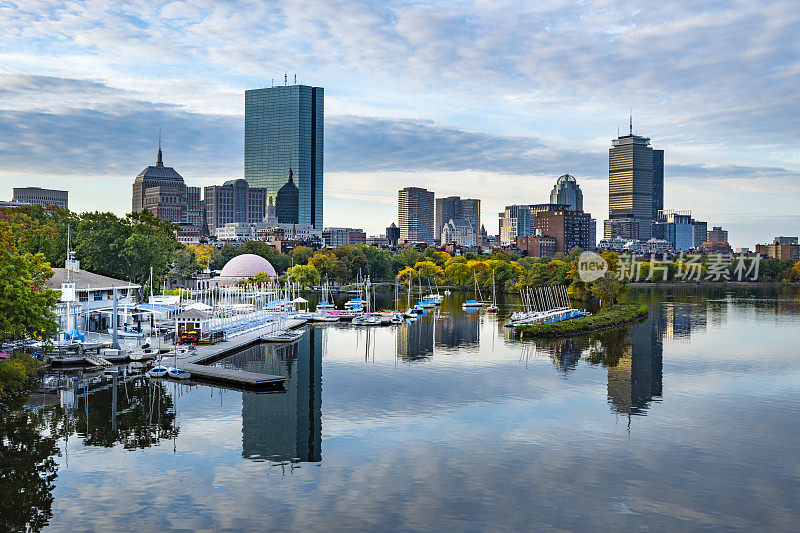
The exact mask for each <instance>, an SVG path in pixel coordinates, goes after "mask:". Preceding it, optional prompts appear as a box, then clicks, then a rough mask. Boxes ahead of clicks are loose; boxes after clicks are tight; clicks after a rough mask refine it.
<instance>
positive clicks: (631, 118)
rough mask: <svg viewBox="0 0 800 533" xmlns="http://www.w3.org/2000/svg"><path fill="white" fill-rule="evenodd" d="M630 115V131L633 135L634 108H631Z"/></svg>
mask: <svg viewBox="0 0 800 533" xmlns="http://www.w3.org/2000/svg"><path fill="white" fill-rule="evenodd" d="M629 117H630V129H631V131H630V133H631V135H633V108H631V114H630V115H629Z"/></svg>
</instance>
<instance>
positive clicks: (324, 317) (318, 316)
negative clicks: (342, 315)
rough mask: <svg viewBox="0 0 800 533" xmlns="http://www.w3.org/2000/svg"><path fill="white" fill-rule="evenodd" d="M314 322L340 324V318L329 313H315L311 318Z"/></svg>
mask: <svg viewBox="0 0 800 533" xmlns="http://www.w3.org/2000/svg"><path fill="white" fill-rule="evenodd" d="M311 321H312V322H338V321H339V317H338V316H336V315H331V314H328V313H314V316H313V317H311Z"/></svg>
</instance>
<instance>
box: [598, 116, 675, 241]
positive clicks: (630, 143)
mask: <svg viewBox="0 0 800 533" xmlns="http://www.w3.org/2000/svg"><path fill="white" fill-rule="evenodd" d="M611 145H612V146H611V148H609V150H608V218H609V219H610V220H612V221H613V220H615V219H636V220H638V222H639V238H640V239H642V240H647V239H649V238H650V236H651V233H650V231H651V230H650V225H651V223H652V221H653V219H654V218H655V216H654V215H656V214H657V212H654V210H653V181H654V171H653V165H654V162H655V159H656V156H654V155H653V149H652V148H651V147H650V139H649V138H647V137H640V136H638V135H634V134H633V125H632V124H631V128H630V132H629V133H628V135H622V136H620V137H618V138H616V139H614V140H613V141H611ZM659 152H660V156H659V157H660V161H661V169H662V171H661V181H662V183H661V185H660V189H661V193H660V194H661V200H660V202H661V203H663V155H664V154H663V151H659ZM656 203H658V202H656ZM611 237H617V235H611Z"/></svg>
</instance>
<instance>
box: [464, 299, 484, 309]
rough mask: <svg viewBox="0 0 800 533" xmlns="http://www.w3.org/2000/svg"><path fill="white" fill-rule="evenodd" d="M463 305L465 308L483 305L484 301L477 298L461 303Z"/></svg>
mask: <svg viewBox="0 0 800 533" xmlns="http://www.w3.org/2000/svg"><path fill="white" fill-rule="evenodd" d="M461 307H462V308H464V309H467V308H477V307H483V302H479V301H477V300H467V301H466V302H464V303H463V304H461Z"/></svg>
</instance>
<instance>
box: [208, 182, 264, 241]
mask: <svg viewBox="0 0 800 533" xmlns="http://www.w3.org/2000/svg"><path fill="white" fill-rule="evenodd" d="M268 200H269V199H268V197H267V190H266V189H264V188H262V187H250V185H249V184H248V183H247V182H246V181H245V180H243V179H238V180H228V181H226V182H225V183H223V184H222V185H211V186H209V187H206V188H205V197H204V201H203V204H204V207H205V210H206V224H208V230H209V231H210V232H211V234H212V235H216V234H217V228H221V227H223V226H225V224H229V223H232V222H238V223H239V224H256V223H259V222H263V221H264V218H265V217H266V215H267V203H268Z"/></svg>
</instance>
